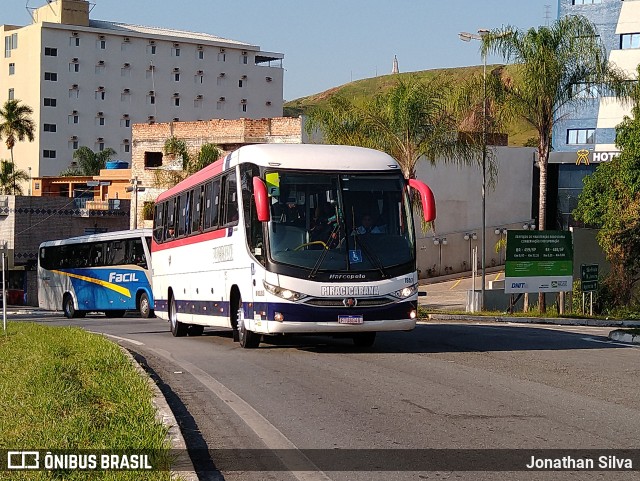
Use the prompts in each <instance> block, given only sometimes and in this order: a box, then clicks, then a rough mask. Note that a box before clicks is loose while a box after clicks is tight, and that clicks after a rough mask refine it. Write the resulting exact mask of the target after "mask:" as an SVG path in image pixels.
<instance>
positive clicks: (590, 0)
mask: <svg viewBox="0 0 640 481" xmlns="http://www.w3.org/2000/svg"><path fill="white" fill-rule="evenodd" d="M596 3H602V0H573V4H574V5H592V4H596Z"/></svg>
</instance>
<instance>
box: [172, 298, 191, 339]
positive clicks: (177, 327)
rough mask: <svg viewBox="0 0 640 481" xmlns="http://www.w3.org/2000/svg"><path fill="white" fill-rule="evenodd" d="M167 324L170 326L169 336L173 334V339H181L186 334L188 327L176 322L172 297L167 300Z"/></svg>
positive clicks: (174, 303)
mask: <svg viewBox="0 0 640 481" xmlns="http://www.w3.org/2000/svg"><path fill="white" fill-rule="evenodd" d="M169 323H170V324H171V334H173V337H182V336H184V335H185V334H186V333H187V327H188V326H187V325H186V324H183V323H182V322H180V321H178V312H177V310H176V300H175V298H174V297H173V296H171V299H170V300H169Z"/></svg>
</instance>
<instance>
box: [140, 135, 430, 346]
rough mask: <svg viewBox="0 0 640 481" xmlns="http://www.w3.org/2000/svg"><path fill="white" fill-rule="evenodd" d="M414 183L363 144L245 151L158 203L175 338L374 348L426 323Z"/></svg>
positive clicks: (158, 251)
mask: <svg viewBox="0 0 640 481" xmlns="http://www.w3.org/2000/svg"><path fill="white" fill-rule="evenodd" d="M410 188H413V189H415V190H416V191H417V192H418V193H419V196H416V197H419V198H420V199H421V202H422V211H423V213H424V218H425V220H426V221H431V220H433V219H434V218H435V201H434V198H433V194H432V192H431V190H430V189H429V188H428V187H427V186H426V185H425V184H424V183H422V182H420V181H418V180H415V179H411V180H406V179H405V178H404V176H403V175H402V172H401V170H400V167H399V166H398V164H397V162H396V161H395V160H394V159H393V158H392V157H390V156H389V155H387V154H385V153H382V152H378V151H375V150H370V149H364V148H359V147H348V146H335V145H300V144H296V145H291V144H270V145H251V146H246V147H242V148H240V149H238V150H236V151H235V152H233V153H231V154H229V155H227V156H226V157H225V158H224V159H221V160H219V161H217V162H215V163H214V164H211V165H209V166H208V167H206V168H204V169H202V170H201V171H199V172H197V173H196V174H194V175H192V176H190V177H189V178H187V179H186V180H184V181H183V182H181V183H179V184H178V185H176V186H175V187H173V188H171V189H169V190H168V191H166V192H164V193H163V194H161V195H160V196H159V197H158V199H157V200H156V205H155V213H154V227H153V242H152V248H151V250H152V257H153V295H154V299H155V313H156V315H157V316H158V317H161V318H163V319H166V320H168V321H169V323H170V327H171V332H172V333H173V335H174V336H183V335H200V334H202V332H203V329H204V328H205V327H207V326H211V327H227V328H230V329H232V330H233V334H234V340H236V341H239V342H240V345H241V346H242V347H244V348H254V347H257V346H258V345H259V343H260V340H261V338H262V335H269V336H274V335H283V334H328V335H337V336H348V337H351V338H353V341H354V343H355V344H356V345H357V346H362V347H367V346H371V345H372V344H373V342H374V340H375V336H376V332H380V331H409V330H411V329H413V328H414V327H415V324H416V317H417V300H418V276H417V272H416V247H415V235H414V227H413V218H412V208H411V203H410V199H411V196H410Z"/></svg>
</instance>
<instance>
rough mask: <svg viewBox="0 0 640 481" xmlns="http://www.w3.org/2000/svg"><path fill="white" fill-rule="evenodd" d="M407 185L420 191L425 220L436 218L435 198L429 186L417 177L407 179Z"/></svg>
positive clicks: (430, 220)
mask: <svg viewBox="0 0 640 481" xmlns="http://www.w3.org/2000/svg"><path fill="white" fill-rule="evenodd" d="M409 187H411V188H412V189H415V190H417V191H418V192H419V193H420V200H421V201H422V212H424V220H425V222H432V221H434V220H435V219H436V199H435V198H434V197H433V192H432V191H431V189H430V188H429V186H428V185H427V184H425V183H424V182H421V181H419V180H418V179H409Z"/></svg>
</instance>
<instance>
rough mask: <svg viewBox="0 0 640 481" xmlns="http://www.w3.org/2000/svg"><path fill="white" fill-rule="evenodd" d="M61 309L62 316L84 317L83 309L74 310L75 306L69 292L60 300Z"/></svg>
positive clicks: (70, 317) (68, 317) (71, 317)
mask: <svg viewBox="0 0 640 481" xmlns="http://www.w3.org/2000/svg"><path fill="white" fill-rule="evenodd" d="M62 310H63V311H64V316H65V317H66V318H67V319H75V318H78V317H84V316H85V314H86V313H85V312H83V311H78V310H76V307H75V306H74V305H73V297H71V295H69V294H65V296H64V299H63V300H62Z"/></svg>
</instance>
